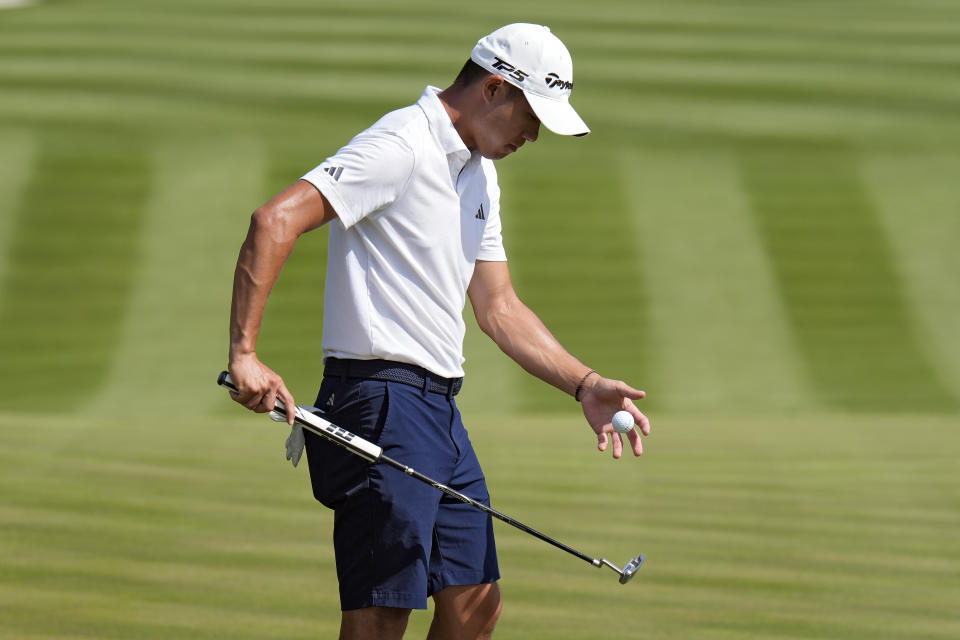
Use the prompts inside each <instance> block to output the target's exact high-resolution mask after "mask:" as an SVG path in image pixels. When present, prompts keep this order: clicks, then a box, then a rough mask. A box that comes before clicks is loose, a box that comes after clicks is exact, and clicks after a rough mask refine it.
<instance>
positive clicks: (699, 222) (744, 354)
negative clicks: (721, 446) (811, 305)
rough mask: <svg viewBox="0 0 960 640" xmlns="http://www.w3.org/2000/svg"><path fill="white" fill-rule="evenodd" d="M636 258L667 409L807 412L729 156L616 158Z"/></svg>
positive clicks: (635, 154) (697, 153)
mask: <svg viewBox="0 0 960 640" xmlns="http://www.w3.org/2000/svg"><path fill="white" fill-rule="evenodd" d="M621 176H622V179H623V184H624V187H625V189H626V191H627V193H628V201H629V202H630V212H631V222H632V226H633V231H634V234H635V237H636V239H637V245H638V250H637V252H636V255H637V257H638V258H639V260H640V261H641V263H642V266H641V268H640V270H641V272H642V273H643V274H644V275H645V278H646V287H647V289H648V290H649V292H650V295H651V297H652V298H653V299H655V300H656V301H657V303H656V304H655V305H653V307H652V309H651V311H650V319H651V323H650V324H651V326H650V335H649V336H648V337H647V339H649V340H650V341H651V342H652V343H653V344H654V345H655V348H656V349H657V350H658V351H659V352H660V354H661V355H660V357H659V358H658V360H659V361H660V362H661V365H660V367H659V371H658V375H659V376H660V377H661V378H662V380H661V385H662V390H661V391H660V393H661V394H662V395H663V403H664V405H665V406H667V407H684V408H687V409H695V408H699V409H710V410H713V411H715V410H721V409H722V410H727V411H734V412H737V411H741V412H752V411H769V410H784V409H798V408H800V407H803V406H807V407H810V406H816V405H817V401H816V399H815V398H813V397H811V396H812V394H811V393H810V387H809V384H808V381H806V380H805V379H804V378H803V375H802V368H801V367H798V366H797V365H798V363H799V362H800V358H799V356H798V354H797V353H796V351H795V345H794V344H793V342H792V335H791V333H790V331H789V328H788V324H789V323H788V321H787V317H786V313H785V311H784V309H783V308H782V305H781V303H780V300H779V296H778V292H777V290H776V285H775V283H774V282H773V281H772V279H771V278H770V276H769V272H768V265H767V256H766V253H765V252H764V250H763V247H762V245H761V242H760V238H759V237H758V234H757V231H756V229H755V228H754V221H753V219H752V216H751V215H750V212H749V206H748V204H747V202H745V200H744V198H743V195H742V192H741V191H740V185H739V173H738V171H737V160H736V156H735V155H734V154H732V153H722V152H713V153H711V152H706V151H703V150H700V149H696V150H687V151H674V152H670V151H667V150H663V149H657V150H651V151H649V152H648V153H644V152H640V151H629V152H625V153H624V154H623V155H622V159H621Z"/></svg>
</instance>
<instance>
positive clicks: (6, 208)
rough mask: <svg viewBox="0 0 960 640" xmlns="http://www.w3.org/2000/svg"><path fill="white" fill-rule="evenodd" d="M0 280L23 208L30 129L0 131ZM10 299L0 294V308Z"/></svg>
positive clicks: (30, 166)
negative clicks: (0, 150)
mask: <svg viewBox="0 0 960 640" xmlns="http://www.w3.org/2000/svg"><path fill="white" fill-rule="evenodd" d="M0 149H3V153H2V154H0V212H2V215H0V283H2V282H4V280H5V279H6V272H7V263H8V261H9V260H10V255H9V253H10V243H11V236H12V235H13V231H14V229H15V228H16V227H17V224H18V223H17V220H18V218H19V216H20V214H21V211H23V209H22V207H21V201H22V197H23V190H24V187H25V185H26V183H27V181H28V180H29V179H30V176H31V175H32V173H33V170H34V163H35V160H36V155H37V141H36V137H35V135H34V133H33V132H32V131H23V130H16V129H3V130H0ZM2 290H3V289H2V288H0V291H2ZM7 304H13V301H12V300H4V299H3V297H0V309H3V307H4V306H5V305H7Z"/></svg>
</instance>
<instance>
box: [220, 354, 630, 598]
mask: <svg viewBox="0 0 960 640" xmlns="http://www.w3.org/2000/svg"><path fill="white" fill-rule="evenodd" d="M217 384H219V385H220V386H221V387H226V388H227V389H229V390H230V391H234V392H236V391H238V389H237V387H236V385H235V384H234V383H233V380H232V379H231V378H230V374H229V373H228V372H226V371H223V372H221V373H220V376H219V377H218V378H217ZM293 409H294V418H293V419H294V422H296V423H297V424H299V425H300V426H302V427H303V428H304V429H306V430H307V431H310V432H311V433H314V434H316V435H318V436H320V437H322V438H326V439H327V440H329V441H330V442H332V443H334V444H336V445H339V446H341V447H343V448H344V449H346V450H347V451H349V452H350V453H352V454H354V455H356V456H359V457H360V458H363V459H364V460H366V461H367V462H369V463H371V464H385V465H387V466H390V467H393V468H394V469H397V470H398V471H402V472H403V473H405V474H407V475H408V476H410V477H412V478H416V479H417V480H419V481H421V482H425V483H427V484H429V485H430V486H431V487H433V488H435V489H438V490H439V491H442V492H443V493H445V494H446V495H448V496H450V497H451V498H455V499H456V500H459V501H460V502H463V503H465V504H468V505H470V506H472V507H476V508H477V509H480V510H481V511H483V512H484V513H488V514H490V515H491V516H493V517H494V518H496V519H497V520H500V521H501V522H506V523H507V524H509V525H511V526H513V527H516V528H517V529H520V530H521V531H523V532H524V533H529V534H530V535H532V536H534V537H535V538H539V539H540V540H543V541H544V542H546V543H548V544H552V545H553V546H555V547H557V548H558V549H562V550H564V551H566V552H567V553H569V554H571V555H574V556H576V557H578V558H580V559H581V560H583V561H585V562H589V563H590V564H592V565H593V566H595V567H598V568H599V567H610V568H611V569H613V571H615V572H616V573H617V574H618V575H619V576H620V584H627V583H628V582H630V579H631V578H633V576H634V574H635V573H636V572H637V570H638V569H639V568H640V565H642V564H643V560H644V558H645V556H644V555H643V554H642V553H641V554H640V555H638V556H637V557H636V558H633V559H631V560H630V561H629V562H627V564H626V565H624V567H623V569H621V568H620V567H618V566H617V565H615V564H613V563H612V562H610V561H609V560H607V559H606V558H593V557H591V556H588V555H587V554H585V553H581V552H580V551H577V550H576V549H574V548H573V547H570V546H568V545H565V544H563V543H562V542H560V541H558V540H554V539H553V538H551V537H550V536H548V535H545V534H543V533H540V532H539V531H537V530H536V529H534V528H532V527H528V526H527V525H525V524H523V523H522V522H520V521H519V520H514V519H513V518H511V517H510V516H508V515H506V514H503V513H500V512H499V511H497V510H496V509H491V508H490V507H488V506H487V505H485V504H482V503H480V502H477V501H476V500H474V499H473V498H470V497H469V496H465V495H463V494H462V493H460V492H459V491H455V490H453V489H451V488H450V487H448V486H446V485H444V484H441V483H439V482H437V481H436V480H433V479H432V478H429V477H427V476H425V475H423V474H422V473H420V472H419V471H417V470H416V469H414V468H412V467H408V466H407V465H405V464H403V463H401V462H397V461H396V460H394V459H393V458H390V457H388V456H385V455H384V454H383V449H382V448H381V447H380V446H378V445H376V444H374V443H372V442H370V441H369V440H364V439H363V438H361V437H360V436H358V435H356V434H353V433H350V432H349V431H347V430H346V429H344V428H343V427H338V426H337V425H335V424H333V423H331V422H329V421H327V420H325V419H324V418H322V417H321V415H318V414H322V411H321V410H320V409H317V408H315V407H294V408H293ZM270 417H271V419H273V420H275V421H277V422H286V418H287V408H286V407H285V406H284V404H283V400H281V399H280V398H277V400H276V402H275V404H274V409H273V411H271V412H270Z"/></svg>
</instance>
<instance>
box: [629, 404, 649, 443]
mask: <svg viewBox="0 0 960 640" xmlns="http://www.w3.org/2000/svg"><path fill="white" fill-rule="evenodd" d="M624 404H626V405H627V406H626V407H625V409H626V410H627V411H629V412H630V415H632V416H633V423H634V424H635V425H636V427H637V428H638V429H640V433H642V434H643V435H645V436H648V435H650V420H649V419H648V418H647V416H645V415H643V413H642V412H641V411H640V409H637V407H636V406H635V405H634V404H633V403H629V402H627V403H624Z"/></svg>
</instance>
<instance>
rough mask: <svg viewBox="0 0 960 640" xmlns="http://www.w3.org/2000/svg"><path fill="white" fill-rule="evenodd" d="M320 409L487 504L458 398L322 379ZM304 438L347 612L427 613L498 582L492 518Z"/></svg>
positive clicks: (387, 470)
mask: <svg viewBox="0 0 960 640" xmlns="http://www.w3.org/2000/svg"><path fill="white" fill-rule="evenodd" d="M316 406H317V407H320V408H321V409H323V410H324V411H325V413H326V417H327V419H329V420H330V421H331V422H333V423H334V424H337V425H340V426H342V427H343V428H345V429H347V430H349V431H352V432H354V433H356V434H357V435H359V436H361V437H363V438H365V439H367V440H369V441H371V442H375V443H377V444H378V445H380V446H381V447H383V452H384V454H386V455H387V456H389V457H391V458H393V459H395V460H398V461H399V462H402V463H404V464H405V465H408V466H411V467H413V468H414V469H416V470H417V471H420V472H421V473H424V474H426V475H427V476H429V477H430V478H433V479H434V480H437V481H438V482H441V483H443V484H445V485H447V486H448V487H450V488H452V489H455V490H457V491H459V492H461V493H463V494H465V495H467V496H469V497H471V498H473V499H474V500H477V501H479V502H482V503H483V504H486V505H489V504H490V497H489V494H488V492H487V485H486V481H485V480H484V477H483V471H482V470H481V469H480V463H479V461H478V460H477V456H476V454H475V453H474V451H473V445H471V443H470V439H469V438H468V437H467V431H466V429H465V428H464V426H463V422H462V421H461V418H460V411H459V410H458V409H457V406H456V402H455V401H454V399H453V398H452V397H448V396H447V395H445V394H442V393H433V392H430V391H424V390H422V389H417V388H415V387H412V386H409V385H406V384H402V383H398V382H386V381H381V380H358V379H353V378H341V377H325V378H324V379H323V383H322V385H321V386H320V393H319V395H318V397H317V402H316ZM305 437H306V449H307V462H308V465H309V468H310V481H311V484H312V485H313V494H314V496H315V497H316V499H317V500H319V501H320V502H321V503H323V504H324V505H325V506H327V507H330V508H331V509H333V510H334V525H333V544H334V549H335V552H336V562H337V578H338V579H339V582H340V606H341V609H343V610H344V611H347V610H351V609H360V608H364V607H401V608H406V609H426V607H427V598H428V597H429V596H431V595H433V594H434V593H436V592H437V591H440V590H441V589H443V588H444V587H448V586H452V585H472V584H484V583H488V582H494V581H496V580H498V579H499V578H500V571H499V569H498V567H497V552H496V546H495V544H494V540H493V522H492V520H491V517H490V516H489V515H488V514H486V513H484V512H482V511H480V510H479V509H477V508H475V507H471V506H469V505H466V504H463V503H462V502H459V501H457V500H455V499H454V498H450V497H448V496H446V495H444V494H442V493H441V492H440V491H438V490H436V489H434V488H433V487H431V486H430V485H428V484H426V483H424V482H420V481H419V480H415V479H413V478H411V477H409V476H407V475H405V474H404V473H402V472H400V471H398V470H396V469H394V468H392V467H388V466H385V465H371V464H369V463H367V462H365V461H363V460H362V459H360V458H358V457H356V456H354V455H352V454H350V453H348V452H347V451H345V450H344V449H341V448H340V447H338V446H336V445H334V444H331V443H330V442H328V441H327V440H324V439H323V438H321V437H319V436H316V435H313V434H311V433H309V432H305Z"/></svg>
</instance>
